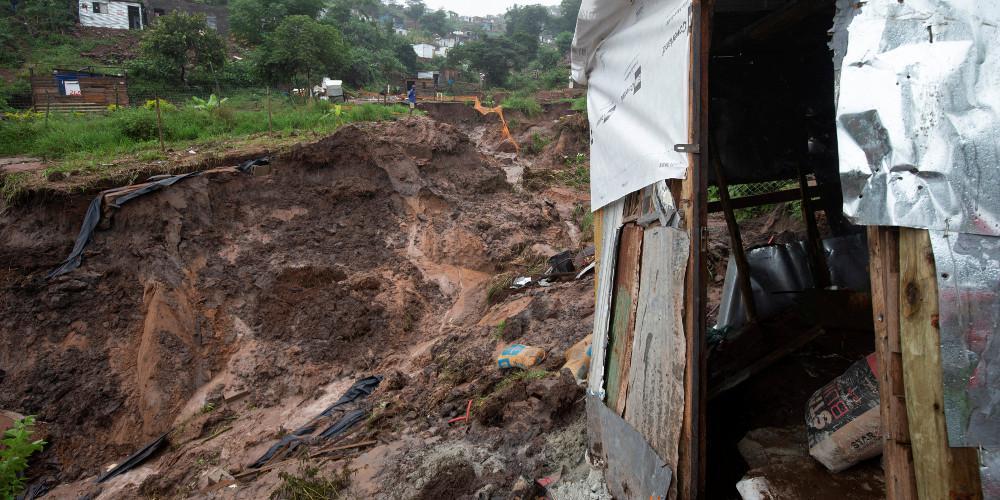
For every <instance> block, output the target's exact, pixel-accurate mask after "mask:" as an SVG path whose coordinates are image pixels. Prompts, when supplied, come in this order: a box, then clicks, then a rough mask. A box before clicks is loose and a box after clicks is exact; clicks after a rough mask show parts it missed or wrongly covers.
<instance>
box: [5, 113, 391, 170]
mask: <svg viewBox="0 0 1000 500" xmlns="http://www.w3.org/2000/svg"><path fill="white" fill-rule="evenodd" d="M164 108H167V106H161V116H162V120H163V137H164V140H165V141H167V142H168V143H183V145H186V144H188V143H190V142H192V141H195V142H196V141H205V140H209V139H216V138H222V137H240V136H246V135H249V134H254V133H259V132H267V131H268V120H267V111H266V110H263V109H259V108H249V109H234V108H231V107H228V106H218V107H215V108H212V109H210V110H205V109H198V108H197V107H195V106H181V107H179V108H177V107H175V106H173V105H171V106H170V107H169V108H172V109H164ZM336 109H337V108H336V107H335V106H333V105H326V104H325V103H315V104H312V105H307V106H294V105H292V104H290V103H289V102H279V103H275V104H274V105H273V106H272V113H273V116H272V124H273V128H274V130H275V131H279V132H280V131H283V132H291V131H293V130H313V131H317V132H329V131H332V130H334V129H336V128H337V127H339V126H340V125H342V124H344V123H351V122H357V121H380V120H388V119H392V118H393V117H395V116H398V115H402V114H404V113H405V112H406V111H405V109H404V108H403V107H402V106H388V107H387V106H382V105H378V104H365V105H360V106H343V107H342V108H341V109H342V112H341V113H339V114H338V113H336ZM38 115H39V114H38V113H35V114H34V116H35V117H34V118H32V119H29V120H20V121H15V120H5V121H2V122H0V156H14V155H30V156H38V157H42V158H46V159H67V160H82V159H98V160H99V159H109V158H113V157H114V156H116V155H120V154H123V153H133V152H138V151H143V150H149V149H157V148H158V147H159V142H158V137H159V133H158V128H157V119H156V111H155V110H152V109H146V107H142V108H123V109H120V110H117V111H114V112H112V113H109V114H107V115H87V116H75V115H61V114H53V115H51V116H50V117H49V119H48V120H45V119H44V115H42V116H41V117H39V116H38ZM172 145H173V144H171V146H172Z"/></svg>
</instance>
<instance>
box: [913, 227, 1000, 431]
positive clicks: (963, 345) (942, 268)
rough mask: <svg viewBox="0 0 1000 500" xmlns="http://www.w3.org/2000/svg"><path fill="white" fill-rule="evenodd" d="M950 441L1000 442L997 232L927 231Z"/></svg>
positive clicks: (999, 260) (999, 262)
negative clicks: (934, 277) (935, 284)
mask: <svg viewBox="0 0 1000 500" xmlns="http://www.w3.org/2000/svg"><path fill="white" fill-rule="evenodd" d="M930 235H931V247H932V249H933V251H934V263H935V266H936V268H937V282H938V303H939V310H940V313H939V314H940V316H939V321H940V323H939V324H940V329H941V364H942V368H943V370H944V410H945V417H946V419H947V426H948V444H949V445H951V446H985V447H991V448H997V447H1000V390H998V389H997V388H998V387H1000V335H997V331H998V330H1000V238H997V237H992V236H979V235H974V234H958V233H944V232H940V231H931V232H930Z"/></svg>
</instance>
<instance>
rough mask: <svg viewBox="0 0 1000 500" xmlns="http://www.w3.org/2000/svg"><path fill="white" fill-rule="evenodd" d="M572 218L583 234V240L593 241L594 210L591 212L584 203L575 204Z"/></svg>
mask: <svg viewBox="0 0 1000 500" xmlns="http://www.w3.org/2000/svg"><path fill="white" fill-rule="evenodd" d="M573 220H574V221H576V225H577V227H579V228H580V232H581V233H583V234H584V236H585V238H584V240H585V241H594V212H591V211H590V210H589V209H588V208H587V206H586V205H577V206H576V207H575V208H574V209H573Z"/></svg>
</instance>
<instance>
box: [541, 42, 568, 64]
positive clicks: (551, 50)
mask: <svg viewBox="0 0 1000 500" xmlns="http://www.w3.org/2000/svg"><path fill="white" fill-rule="evenodd" d="M562 55H563V53H562V52H559V49H556V48H555V47H552V46H551V45H546V46H544V47H540V48H539V49H538V65H539V66H540V67H541V68H542V69H550V68H554V67H556V66H559V61H560V60H561V59H562Z"/></svg>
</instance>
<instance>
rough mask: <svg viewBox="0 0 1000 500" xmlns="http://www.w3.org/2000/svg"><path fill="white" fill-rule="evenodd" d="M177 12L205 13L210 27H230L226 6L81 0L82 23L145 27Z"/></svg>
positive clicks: (179, 1) (180, 0) (223, 29)
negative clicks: (157, 19)
mask: <svg viewBox="0 0 1000 500" xmlns="http://www.w3.org/2000/svg"><path fill="white" fill-rule="evenodd" d="M173 11H181V12H188V13H192V14H204V15H205V19H206V22H207V23H208V26H209V27H211V28H214V29H215V30H217V31H219V32H220V33H223V34H225V33H226V32H228V30H229V11H228V9H227V8H226V7H224V6H214V5H205V4H201V3H195V2H189V1H187V0H144V1H134V2H132V1H120V0H79V1H78V12H79V19H80V25H81V26H87V27H95V28H112V29H123V30H141V29H144V28H146V27H147V26H149V25H150V24H152V23H155V22H156V18H157V17H159V16H162V15H166V14H168V13H170V12H173Z"/></svg>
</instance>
